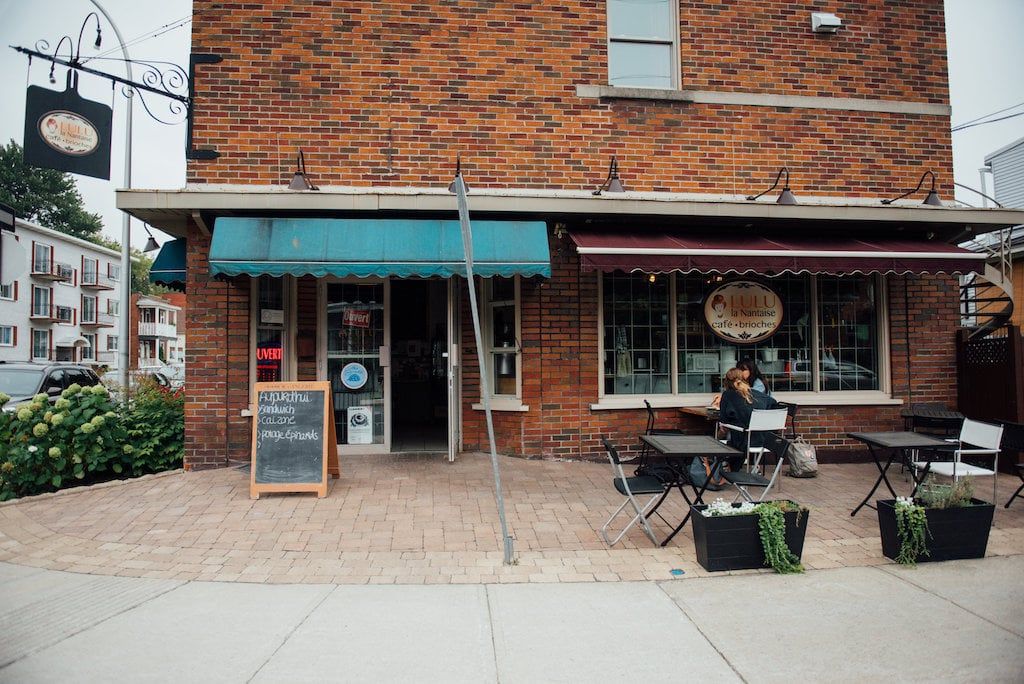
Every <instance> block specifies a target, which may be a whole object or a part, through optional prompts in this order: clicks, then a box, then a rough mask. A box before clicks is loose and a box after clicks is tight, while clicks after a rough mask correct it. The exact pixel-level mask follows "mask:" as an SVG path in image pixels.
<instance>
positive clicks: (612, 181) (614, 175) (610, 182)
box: [593, 157, 626, 195]
mask: <svg viewBox="0 0 1024 684" xmlns="http://www.w3.org/2000/svg"><path fill="white" fill-rule="evenodd" d="M625 191H626V189H625V188H624V187H622V181H621V180H619V160H618V159H616V158H615V157H612V161H611V163H610V164H608V177H607V178H605V179H604V183H601V185H599V186H598V187H597V190H594V193H593V194H595V195H600V194H601V193H602V192H625Z"/></svg>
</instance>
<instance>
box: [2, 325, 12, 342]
mask: <svg viewBox="0 0 1024 684" xmlns="http://www.w3.org/2000/svg"><path fill="white" fill-rule="evenodd" d="M13 346H14V326H13V325H0V347H13Z"/></svg>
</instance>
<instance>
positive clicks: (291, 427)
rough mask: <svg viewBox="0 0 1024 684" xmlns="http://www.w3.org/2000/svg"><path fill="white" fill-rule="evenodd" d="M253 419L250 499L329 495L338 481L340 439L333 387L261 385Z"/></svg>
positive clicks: (317, 385) (257, 385)
mask: <svg viewBox="0 0 1024 684" xmlns="http://www.w3.org/2000/svg"><path fill="white" fill-rule="evenodd" d="M255 393H256V403H255V407H256V410H255V411H254V412H253V419H252V467H251V469H250V470H251V475H250V478H251V479H250V481H249V497H250V498H253V499H258V498H260V494H261V493H262V492H316V495H317V496H318V497H323V496H327V472H328V468H330V470H331V473H332V474H333V475H334V476H335V477H337V476H338V474H339V469H338V456H337V454H338V452H337V443H338V440H337V438H336V437H335V433H334V408H333V406H332V403H331V383H329V382H258V383H256V386H255Z"/></svg>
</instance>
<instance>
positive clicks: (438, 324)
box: [391, 279, 448, 452]
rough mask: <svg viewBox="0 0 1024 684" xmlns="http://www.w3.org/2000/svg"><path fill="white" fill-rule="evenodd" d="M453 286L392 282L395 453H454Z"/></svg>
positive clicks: (417, 282) (442, 281) (392, 386)
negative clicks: (451, 416)
mask: <svg viewBox="0 0 1024 684" xmlns="http://www.w3.org/2000/svg"><path fill="white" fill-rule="evenodd" d="M447 316H448V284H447V282H446V281H444V280H414V279H407V280H392V281H391V450H392V451H394V452H397V451H428V452H447V450H448V378H447V369H448V366H447V358H446V355H445V352H446V350H447V345H448V339H447V338H448V327H447Z"/></svg>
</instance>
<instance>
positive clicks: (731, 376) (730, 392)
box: [718, 368, 779, 472]
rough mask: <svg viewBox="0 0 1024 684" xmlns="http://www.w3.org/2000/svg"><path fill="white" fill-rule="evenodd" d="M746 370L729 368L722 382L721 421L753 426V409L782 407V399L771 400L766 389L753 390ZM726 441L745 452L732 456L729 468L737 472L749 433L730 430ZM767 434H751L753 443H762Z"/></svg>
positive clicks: (759, 444)
mask: <svg viewBox="0 0 1024 684" xmlns="http://www.w3.org/2000/svg"><path fill="white" fill-rule="evenodd" d="M743 376H744V371H742V370H740V369H739V368H730V369H729V372H728V373H726V374H725V382H724V383H723V385H724V387H725V391H724V392H722V400H721V403H720V404H719V410H720V414H719V418H718V420H719V421H720V422H721V423H726V424H729V425H735V426H737V427H742V428H745V427H747V426H748V425H750V414H751V413H752V412H753V410H754V409H773V408H778V407H779V402H777V401H775V400H774V399H772V398H771V397H770V396H768V395H767V394H765V393H764V392H759V391H757V390H755V389H751V387H750V385H749V384H747V381H746V380H745V379H744V377H743ZM727 444H728V445H729V446H731V447H732V448H733V449H738V450H740V451H742V452H744V454H740V455H738V456H733V457H730V458H729V468H730V469H731V470H733V471H734V472H735V471H738V470H739V469H740V468H742V467H743V460H744V457H745V453H746V450H747V435H746V434H744V433H742V432H737V431H735V430H730V431H729V439H728V442H727ZM763 445H764V436H763V435H761V434H759V433H753V434H751V435H750V446H755V447H759V446H763Z"/></svg>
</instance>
